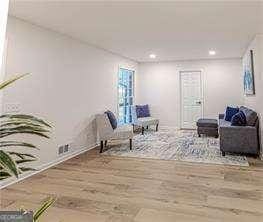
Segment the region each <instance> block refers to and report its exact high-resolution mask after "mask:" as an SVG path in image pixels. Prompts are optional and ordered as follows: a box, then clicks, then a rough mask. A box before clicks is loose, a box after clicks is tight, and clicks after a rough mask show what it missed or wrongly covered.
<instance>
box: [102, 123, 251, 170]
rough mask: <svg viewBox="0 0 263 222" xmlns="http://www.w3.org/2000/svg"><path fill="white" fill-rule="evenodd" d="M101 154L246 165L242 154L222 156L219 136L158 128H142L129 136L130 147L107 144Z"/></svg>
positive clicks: (119, 144) (121, 144)
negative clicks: (131, 145) (140, 131)
mask: <svg viewBox="0 0 263 222" xmlns="http://www.w3.org/2000/svg"><path fill="white" fill-rule="evenodd" d="M103 154H104V155H114V156H123V157H137V158H152V159H162V160H179V161H187V162H198V163H209V164H225V165H236V166H249V164H248V161H247V158H246V157H245V156H238V155H228V154H226V156H225V157H223V156H222V154H221V152H220V148H219V139H216V138H212V137H198V136H197V133H196V132H195V131H192V130H178V129H175V128H170V127H169V128H168V127H162V128H161V129H160V130H159V131H158V132H154V131H152V130H150V131H146V132H145V135H141V134H137V135H135V136H134V138H133V150H130V149H129V144H128V143H127V142H125V143H115V144H114V143H111V144H109V148H108V150H106V151H105V152H104V153H103Z"/></svg>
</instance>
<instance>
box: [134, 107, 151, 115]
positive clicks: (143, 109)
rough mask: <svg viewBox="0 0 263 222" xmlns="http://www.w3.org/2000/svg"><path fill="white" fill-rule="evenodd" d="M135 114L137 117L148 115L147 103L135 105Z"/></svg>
mask: <svg viewBox="0 0 263 222" xmlns="http://www.w3.org/2000/svg"><path fill="white" fill-rule="evenodd" d="M136 114H137V118H142V117H149V116H150V110H149V106H148V105H140V106H139V105H137V106H136Z"/></svg>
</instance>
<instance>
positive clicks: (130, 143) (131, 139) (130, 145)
mask: <svg viewBox="0 0 263 222" xmlns="http://www.w3.org/2000/svg"><path fill="white" fill-rule="evenodd" d="M130 150H132V139H130Z"/></svg>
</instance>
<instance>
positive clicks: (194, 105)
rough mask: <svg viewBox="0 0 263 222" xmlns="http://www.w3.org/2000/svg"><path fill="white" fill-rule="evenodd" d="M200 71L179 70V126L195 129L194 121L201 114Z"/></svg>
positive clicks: (201, 91)
mask: <svg viewBox="0 0 263 222" xmlns="http://www.w3.org/2000/svg"><path fill="white" fill-rule="evenodd" d="M202 85H203V84H202V73H201V71H181V72H180V95H181V128H182V129H196V121H197V120H198V119H199V118H201V117H202V116H203V90H202Z"/></svg>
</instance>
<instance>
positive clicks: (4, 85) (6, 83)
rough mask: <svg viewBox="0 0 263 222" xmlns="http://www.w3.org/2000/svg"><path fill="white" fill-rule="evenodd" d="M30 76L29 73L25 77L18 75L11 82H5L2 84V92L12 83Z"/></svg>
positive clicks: (0, 86)
mask: <svg viewBox="0 0 263 222" xmlns="http://www.w3.org/2000/svg"><path fill="white" fill-rule="evenodd" d="M27 75H29V73H26V74H23V75H17V76H15V77H13V78H11V79H9V80H6V81H4V82H3V83H1V84H0V90H1V89H3V88H5V87H7V86H8V85H10V84H11V83H13V82H15V81H17V80H18V79H22V78H23V77H25V76H27Z"/></svg>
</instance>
